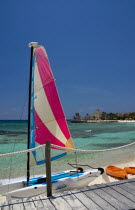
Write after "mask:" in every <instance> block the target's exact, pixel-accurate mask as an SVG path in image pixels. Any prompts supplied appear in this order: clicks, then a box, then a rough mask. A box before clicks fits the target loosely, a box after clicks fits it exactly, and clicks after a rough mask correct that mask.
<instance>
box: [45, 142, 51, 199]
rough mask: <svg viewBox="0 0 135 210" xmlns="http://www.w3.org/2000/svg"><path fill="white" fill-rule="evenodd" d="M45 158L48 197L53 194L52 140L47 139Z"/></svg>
mask: <svg viewBox="0 0 135 210" xmlns="http://www.w3.org/2000/svg"><path fill="white" fill-rule="evenodd" d="M45 159H46V183H47V197H49V196H52V179H51V153H50V141H46V147H45Z"/></svg>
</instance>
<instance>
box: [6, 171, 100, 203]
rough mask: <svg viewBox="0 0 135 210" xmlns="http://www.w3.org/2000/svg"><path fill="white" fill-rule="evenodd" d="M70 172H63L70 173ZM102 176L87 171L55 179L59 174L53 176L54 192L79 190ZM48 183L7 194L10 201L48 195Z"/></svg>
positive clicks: (97, 172) (98, 173) (96, 172)
mask: <svg viewBox="0 0 135 210" xmlns="http://www.w3.org/2000/svg"><path fill="white" fill-rule="evenodd" d="M69 172H70V171H66V172H62V173H69ZM100 174H101V172H100V171H98V170H94V171H87V172H84V173H75V174H73V175H69V177H66V178H60V179H55V177H56V176H58V174H54V175H52V192H53V193H57V192H62V191H67V190H72V189H79V188H83V187H85V186H87V185H88V184H89V183H90V182H92V181H93V180H94V179H96V178H97V177H98V176H99V175H100ZM37 179H38V178H37ZM31 182H32V181H31ZM46 186H47V185H46V183H41V184H33V185H31V186H23V187H22V188H21V189H17V190H14V191H10V192H8V193H6V198H7V200H8V201H10V200H12V199H23V198H29V197H33V196H38V195H46Z"/></svg>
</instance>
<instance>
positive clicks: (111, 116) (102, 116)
mask: <svg viewBox="0 0 135 210" xmlns="http://www.w3.org/2000/svg"><path fill="white" fill-rule="evenodd" d="M73 118H74V119H78V120H135V112H128V113H112V112H110V113H106V112H100V111H99V110H96V111H95V112H94V113H93V114H92V115H91V116H90V115H89V114H88V113H87V114H86V115H85V117H81V116H80V114H79V113H78V112H77V113H75V116H73Z"/></svg>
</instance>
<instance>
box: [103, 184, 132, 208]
mask: <svg viewBox="0 0 135 210" xmlns="http://www.w3.org/2000/svg"><path fill="white" fill-rule="evenodd" d="M100 187H101V188H102V190H103V191H105V192H107V193H108V194H110V195H111V196H112V197H114V198H115V199H116V200H118V201H120V202H121V203H123V204H124V205H125V206H127V209H128V208H129V209H132V208H133V207H134V202H132V201H131V200H129V199H128V198H126V197H125V196H124V195H122V194H121V193H119V192H117V191H116V190H115V189H113V188H112V186H111V187H110V186H108V187H107V186H106V185H105V184H100Z"/></svg>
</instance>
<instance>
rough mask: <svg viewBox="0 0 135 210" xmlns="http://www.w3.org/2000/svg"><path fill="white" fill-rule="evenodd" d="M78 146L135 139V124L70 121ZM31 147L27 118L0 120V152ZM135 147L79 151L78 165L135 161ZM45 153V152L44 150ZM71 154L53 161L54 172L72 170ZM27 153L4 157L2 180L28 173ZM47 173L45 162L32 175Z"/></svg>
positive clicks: (103, 145) (96, 146) (0, 170)
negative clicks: (28, 142)
mask: <svg viewBox="0 0 135 210" xmlns="http://www.w3.org/2000/svg"><path fill="white" fill-rule="evenodd" d="M69 129H70V132H71V135H72V137H73V141H74V144H75V147H76V148H77V149H83V150H96V149H98V150H99V149H109V148H114V147H119V146H123V145H125V144H129V143H132V142H134V141H135V123H86V124H85V123H84V124H76V123H75V124H73V123H69ZM26 148H27V121H0V154H2V153H8V152H14V151H19V150H24V149H26ZM134 151H135V146H131V147H127V148H124V149H119V150H116V151H111V152H102V153H94V154H85V153H78V154H77V163H78V164H88V165H90V166H92V167H101V166H106V165H110V164H113V165H115V164H118V163H125V162H127V164H128V162H129V161H133V160H135V152H134ZM41 153H42V152H41ZM68 163H76V162H75V155H74V153H71V154H69V155H67V156H65V157H63V158H60V159H58V160H56V161H53V162H52V172H59V171H61V170H68V169H69V168H70V169H71V166H69V165H68ZM26 165H27V155H26V154H22V155H16V156H12V157H5V158H0V179H12V178H16V177H22V176H26ZM37 174H45V165H41V166H35V167H31V175H32V176H35V175H37Z"/></svg>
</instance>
